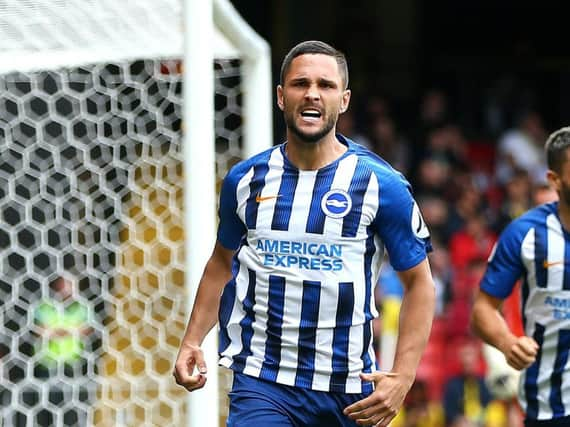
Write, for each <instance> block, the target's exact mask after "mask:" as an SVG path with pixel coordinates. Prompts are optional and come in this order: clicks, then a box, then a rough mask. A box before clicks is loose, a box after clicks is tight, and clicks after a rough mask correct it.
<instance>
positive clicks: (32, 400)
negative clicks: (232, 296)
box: [0, 59, 241, 426]
mask: <svg viewBox="0 0 570 427" xmlns="http://www.w3.org/2000/svg"><path fill="white" fill-rule="evenodd" d="M180 68H181V67H180V61H178V60H150V59H144V60H131V61H117V62H112V63H100V64H95V65H88V66H81V67H68V68H60V69H57V70H50V71H37V72H10V73H5V74H0V224H1V226H0V322H1V323H0V376H1V381H0V402H1V409H0V415H1V418H2V420H3V422H4V424H3V425H5V426H7V425H22V426H37V425H77V424H79V425H102V426H119V425H132V426H141V425H162V426H165V425H180V420H181V419H183V417H184V412H185V410H186V409H185V408H186V405H185V398H186V392H185V391H184V390H183V389H182V388H180V387H178V386H176V385H175V383H174V381H173V379H172V374H171V373H172V368H173V361H174V358H175V356H176V353H177V350H178V345H179V343H180V338H181V337H182V335H183V332H184V328H185V322H186V320H187V313H186V307H185V303H184V299H185V295H186V293H185V291H184V253H183V239H184V227H183V212H182V199H183V195H182V189H183V176H182V147H181V143H182V139H181V127H182V121H181V102H182V99H181V95H182V91H181V87H182V76H181V73H180ZM215 74H216V85H215V87H216V94H215V104H216V150H217V169H218V176H223V175H224V174H225V172H226V171H227V169H228V168H229V166H231V164H232V163H233V162H235V161H236V160H237V159H239V157H240V151H241V149H240V144H241V142H240V139H241V113H240V112H241V88H240V62H239V61H238V60H217V61H216V64H215Z"/></svg>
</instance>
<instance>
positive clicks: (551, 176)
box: [546, 169, 560, 191]
mask: <svg viewBox="0 0 570 427" xmlns="http://www.w3.org/2000/svg"><path fill="white" fill-rule="evenodd" d="M546 179H547V180H548V182H549V183H550V185H551V186H552V188H554V189H555V190H556V191H560V176H559V175H558V174H557V173H556V172H554V171H553V170H552V169H548V171H546Z"/></svg>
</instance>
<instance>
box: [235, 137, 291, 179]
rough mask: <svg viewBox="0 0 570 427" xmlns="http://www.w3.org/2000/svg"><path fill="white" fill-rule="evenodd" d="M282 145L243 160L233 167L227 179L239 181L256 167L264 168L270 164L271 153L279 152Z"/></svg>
mask: <svg viewBox="0 0 570 427" xmlns="http://www.w3.org/2000/svg"><path fill="white" fill-rule="evenodd" d="M280 147H281V146H280V145H276V146H273V147H271V148H268V149H266V150H263V151H261V152H260V153H257V154H254V155H253V156H251V157H249V158H247V159H244V160H241V161H239V162H237V163H236V164H235V165H233V166H232V167H231V168H230V170H229V171H228V173H227V175H226V179H230V180H235V179H239V178H241V177H242V176H244V175H245V174H246V173H247V172H248V171H249V170H251V168H253V167H256V166H264V165H267V164H268V162H269V158H270V157H271V153H273V151H274V150H279V149H280Z"/></svg>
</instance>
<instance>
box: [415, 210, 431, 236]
mask: <svg viewBox="0 0 570 427" xmlns="http://www.w3.org/2000/svg"><path fill="white" fill-rule="evenodd" d="M412 230H413V232H414V234H415V235H416V236H417V237H419V238H420V239H426V238H428V237H429V230H428V228H427V224H426V222H425V221H424V217H423V216H422V213H421V212H420V208H419V206H418V204H417V203H416V202H414V207H413V210H412Z"/></svg>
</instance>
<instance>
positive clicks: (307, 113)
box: [301, 108, 322, 120]
mask: <svg viewBox="0 0 570 427" xmlns="http://www.w3.org/2000/svg"><path fill="white" fill-rule="evenodd" d="M301 116H302V117H303V118H305V119H313V120H314V119H319V118H320V117H321V116H322V114H321V112H320V111H319V110H316V109H314V108H308V109H306V110H303V111H301Z"/></svg>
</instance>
